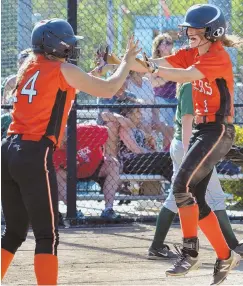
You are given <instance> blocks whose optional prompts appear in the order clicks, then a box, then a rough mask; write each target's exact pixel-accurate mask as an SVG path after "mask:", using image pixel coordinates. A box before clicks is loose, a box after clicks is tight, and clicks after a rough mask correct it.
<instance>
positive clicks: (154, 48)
mask: <svg viewBox="0 0 243 286" xmlns="http://www.w3.org/2000/svg"><path fill="white" fill-rule="evenodd" d="M164 40H168V41H171V42H173V40H172V37H171V36H170V35H169V34H168V33H164V34H159V35H158V36H157V37H155V38H154V40H153V45H152V58H153V59H156V58H159V57H161V56H160V52H159V50H158V47H159V45H160V44H161V42H163V41H164Z"/></svg>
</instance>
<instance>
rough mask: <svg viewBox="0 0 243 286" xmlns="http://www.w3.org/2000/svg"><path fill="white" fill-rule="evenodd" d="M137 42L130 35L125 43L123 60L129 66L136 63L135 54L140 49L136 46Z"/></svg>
mask: <svg viewBox="0 0 243 286" xmlns="http://www.w3.org/2000/svg"><path fill="white" fill-rule="evenodd" d="M138 44H139V41H136V42H134V36H132V37H131V38H130V39H129V41H128V43H127V48H126V53H125V55H124V57H123V60H124V61H125V62H127V63H128V64H130V65H131V66H132V65H133V64H135V63H136V56H137V54H139V53H140V52H141V50H142V49H141V48H139V47H138Z"/></svg>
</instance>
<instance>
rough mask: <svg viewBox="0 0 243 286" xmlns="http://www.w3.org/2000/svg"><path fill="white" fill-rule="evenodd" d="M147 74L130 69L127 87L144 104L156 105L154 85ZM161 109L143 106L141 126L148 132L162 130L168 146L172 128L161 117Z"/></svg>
mask: <svg viewBox="0 0 243 286" xmlns="http://www.w3.org/2000/svg"><path fill="white" fill-rule="evenodd" d="M144 75H145V74H142V73H137V72H134V71H130V76H129V81H128V85H127V88H128V90H129V91H131V92H132V93H134V94H135V95H136V98H137V99H138V100H139V102H140V103H142V104H149V105H155V104H156V101H155V94H154V90H153V86H152V84H151V82H150V80H149V79H148V78H147V77H144ZM158 112H159V110H158V109H156V108H142V116H141V122H140V126H139V127H140V128H141V129H143V130H144V131H145V132H146V133H150V134H151V133H152V131H153V130H154V131H156V132H158V133H159V132H161V133H162V134H163V138H164V140H163V147H164V148H167V147H168V146H169V144H170V141H171V140H172V137H173V132H172V130H171V128H168V127H167V126H166V124H165V123H166V122H165V121H164V120H161V119H160V117H159V113H158Z"/></svg>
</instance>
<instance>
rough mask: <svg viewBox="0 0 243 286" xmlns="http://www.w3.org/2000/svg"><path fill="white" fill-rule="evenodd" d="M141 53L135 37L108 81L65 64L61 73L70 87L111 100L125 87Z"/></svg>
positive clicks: (130, 41)
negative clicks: (136, 58)
mask: <svg viewBox="0 0 243 286" xmlns="http://www.w3.org/2000/svg"><path fill="white" fill-rule="evenodd" d="M139 52H140V49H138V42H136V43H135V44H134V42H133V37H132V38H131V39H130V40H129V43H128V45H127V50H126V53H125V55H124V57H123V59H122V62H121V64H120V65H119V67H118V69H117V70H116V72H115V73H114V74H113V75H112V76H111V77H109V78H108V79H106V80H103V79H100V78H98V77H95V76H92V75H90V74H87V73H85V72H84V71H82V70H81V69H80V68H78V67H77V66H75V65H72V64H69V63H63V64H62V66H61V71H62V73H63V75H64V77H65V79H66V81H67V83H68V84H69V85H71V86H72V87H74V88H76V89H78V90H80V91H83V92H86V93H88V94H91V95H93V96H97V97H104V98H110V97H112V96H113V95H114V94H115V93H116V92H117V91H118V90H119V89H120V88H121V86H122V85H123V83H124V81H125V80H126V77H127V76H128V73H129V71H130V69H131V67H132V66H133V64H134V62H135V57H136V55H137V54H138V53H139Z"/></svg>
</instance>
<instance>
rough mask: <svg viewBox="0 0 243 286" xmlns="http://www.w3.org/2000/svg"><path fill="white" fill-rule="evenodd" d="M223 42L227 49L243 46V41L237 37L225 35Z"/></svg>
mask: <svg viewBox="0 0 243 286" xmlns="http://www.w3.org/2000/svg"><path fill="white" fill-rule="evenodd" d="M221 42H222V44H223V46H225V47H231V48H239V47H242V46H243V39H242V38H240V37H238V36H235V35H225V36H224V37H223V38H222V40H221Z"/></svg>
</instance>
